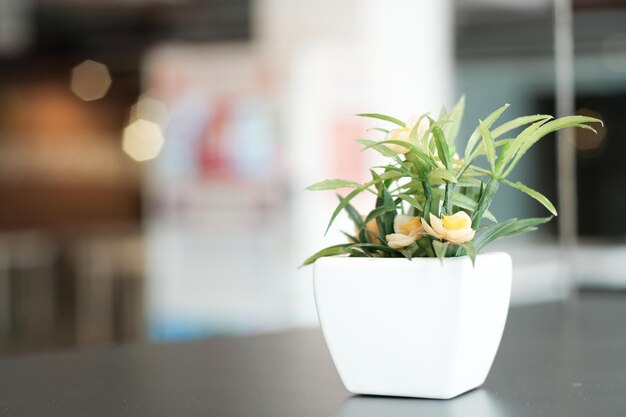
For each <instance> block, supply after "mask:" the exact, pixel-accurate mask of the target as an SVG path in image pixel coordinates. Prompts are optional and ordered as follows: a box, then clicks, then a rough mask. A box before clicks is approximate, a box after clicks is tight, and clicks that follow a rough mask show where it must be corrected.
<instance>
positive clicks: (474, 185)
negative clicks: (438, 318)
mask: <svg viewBox="0 0 626 417" xmlns="http://www.w3.org/2000/svg"><path fill="white" fill-rule="evenodd" d="M508 107H509V105H508V104H505V105H504V106H502V107H500V108H498V109H497V110H495V111H494V112H492V113H490V114H489V115H487V116H486V117H485V118H484V119H483V120H479V121H478V126H477V127H476V129H475V130H474V131H473V133H472V134H471V136H470V137H469V139H468V141H467V146H466V148H465V150H464V153H463V155H464V158H463V159H460V158H459V157H458V156H457V155H456V147H455V142H456V137H457V135H458V132H459V129H460V125H461V121H462V119H463V112H464V109H465V99H464V98H461V99H460V100H459V102H458V103H457V104H456V105H455V106H454V108H453V109H452V111H450V112H449V113H448V112H446V110H445V109H442V110H441V112H440V114H439V116H438V118H437V119H436V120H435V119H432V118H431V117H429V116H428V115H422V116H420V117H419V118H411V119H410V120H409V121H408V122H407V123H405V122H403V121H402V120H400V119H397V118H395V117H391V116H387V115H384V114H378V113H365V114H360V115H359V116H363V117H368V118H372V119H376V120H380V121H384V122H388V123H392V124H393V125H397V126H394V127H392V128H391V129H401V131H400V132H401V133H402V134H403V136H398V135H396V136H394V137H393V140H390V139H389V137H390V136H389V135H390V133H389V132H390V129H389V128H386V127H372V128H370V129H368V131H374V132H379V133H378V134H379V135H380V134H381V133H382V134H383V135H385V137H383V138H381V139H379V140H373V139H356V140H355V141H356V142H357V143H359V144H361V145H363V150H369V149H372V150H374V151H376V152H378V153H379V154H381V155H383V156H384V157H386V158H388V159H389V163H388V164H387V165H383V166H377V167H373V168H372V169H371V170H370V173H371V175H372V179H371V180H370V181H368V182H366V183H363V184H361V183H357V182H354V181H349V180H344V179H328V180H325V181H321V182H318V183H316V184H313V185H311V186H309V187H308V188H307V189H308V190H311V191H320V190H350V191H349V192H348V191H346V192H347V194H345V195H341V194H339V195H338V198H339V203H338V205H337V207H336V208H335V210H334V211H333V213H332V215H331V217H330V221H329V223H328V227H327V229H326V231H327V232H328V230H329V229H330V227H331V226H332V224H333V223H334V221H335V220H336V218H337V217H338V215H339V214H340V213H341V212H342V211H345V212H346V214H347V215H348V217H349V218H350V219H351V220H352V222H353V223H354V224H355V230H356V231H355V233H354V234H350V233H346V232H344V235H345V236H346V238H347V239H348V243H344V244H339V245H334V246H330V247H328V248H325V249H322V250H321V251H319V252H317V253H316V254H314V255H313V256H311V257H310V258H308V259H307V260H305V261H304V264H303V265H308V264H311V263H314V262H315V261H316V260H317V259H319V258H320V257H324V256H337V255H344V256H352V257H404V258H407V259H412V258H413V257H438V258H439V259H441V260H442V262H443V260H444V259H445V258H446V257H450V256H468V257H469V258H470V259H471V260H472V262H474V260H475V258H476V254H477V253H478V252H480V251H481V250H482V249H483V248H484V247H485V246H486V245H487V244H489V243H491V242H493V241H494V240H496V239H500V238H505V237H511V236H515V235H518V234H521V233H525V232H528V231H532V230H535V229H536V228H537V227H538V226H539V225H541V224H543V223H545V222H547V221H549V220H550V219H551V217H545V218H530V219H519V220H518V219H510V220H505V221H502V222H498V221H497V220H496V219H495V217H494V216H493V215H492V214H491V213H490V212H489V206H490V205H491V202H492V201H493V198H494V196H495V194H496V193H497V191H498V189H499V186H500V184H504V185H506V186H509V187H512V188H515V189H517V190H519V191H521V192H523V193H525V194H527V195H528V196H530V197H531V198H533V199H535V200H536V201H538V202H539V203H541V204H542V205H543V206H544V207H545V208H546V209H547V210H548V211H549V212H550V213H551V214H553V215H555V216H556V214H557V212H556V209H555V207H554V205H553V204H552V203H551V202H550V201H549V200H548V199H547V198H546V197H545V196H544V195H543V194H541V193H540V192H538V191H536V190H533V189H532V188H530V187H528V186H526V185H524V184H522V183H521V182H518V181H511V180H509V179H507V178H508V177H509V175H510V174H511V173H512V172H513V171H514V169H515V167H516V166H517V165H518V163H519V162H520V160H521V159H522V158H523V156H524V155H525V154H526V153H527V152H528V151H529V150H530V149H531V148H532V147H533V145H534V144H536V143H537V142H538V141H539V140H541V139H542V138H544V137H546V136H547V135H548V134H550V133H552V132H555V131H557V130H560V129H565V128H569V127H574V128H581V129H588V130H592V131H594V132H595V130H594V129H593V127H591V126H589V123H602V122H601V121H600V120H598V119H595V118H592V117H587V116H576V115H575V116H567V117H562V118H558V119H553V118H552V116H549V115H544V114H537V115H530V116H522V117H517V118H515V119H512V120H509V121H506V122H504V123H501V124H499V125H498V126H497V127H495V128H493V126H494V124H496V122H497V121H498V120H499V119H500V117H501V116H502V114H503V113H504V112H505V111H506V109H507V108H508ZM425 124H426V126H427V127H426V126H425ZM424 130H426V132H425V133H423V131H424ZM515 131H519V133H517V135H515V136H513V135H512V132H515ZM420 133H421V134H420ZM513 134H514V133H513ZM504 135H507V137H505V138H504V139H500V138H501V137H502V136H504ZM400 138H402V140H399V139H400ZM398 151H406V152H405V153H397V152H398ZM481 157H484V160H485V161H486V162H487V166H488V167H489V168H488V169H485V168H483V167H481V166H479V165H476V161H477V160H480V158H481ZM363 192H368V193H372V194H374V195H375V197H376V203H375V205H374V207H373V208H372V209H371V210H370V211H369V212H368V213H366V215H364V214H361V213H359V212H358V211H357V210H356V209H355V208H354V207H353V206H352V205H351V204H350V202H351V201H352V199H353V198H355V197H356V196H358V195H359V194H361V193H363ZM460 212H464V213H466V214H467V215H465V214H464V215H460V214H459V213H460ZM400 214H402V215H407V216H411V217H409V218H407V219H405V220H406V222H408V221H409V220H410V219H413V220H414V221H416V219H415V218H414V217H415V216H419V217H420V219H419V221H417V223H407V224H406V225H405V226H406V227H409V226H410V227H411V228H412V229H411V230H414V231H415V233H413V234H412V235H411V234H410V233H409V232H408V231H407V230H405V229H402V230H394V220H395V219H396V216H397V215H400ZM431 215H433V216H435V217H437V218H439V219H441V220H439V221H438V224H439V225H440V226H438V227H443V228H444V229H445V230H446V233H444V234H442V232H441V230H439V231H434V232H433V233H434V234H433V233H431V234H428V233H426V230H425V229H424V228H423V224H424V223H427V226H429V227H431V229H430V230H434V226H433V224H432V223H431V220H430V219H431V217H430V216H431ZM463 216H465V217H463ZM468 218H469V219H470V220H471V221H468V220H466V219H468ZM484 220H488V221H489V222H490V223H487V224H488V226H484V225H483V221H484ZM420 222H421V223H420ZM444 223H445V224H444ZM446 225H447V226H446ZM447 228H450V229H449V230H448V229H447ZM458 229H463V230H461V231H462V232H463V233H461V235H462V236H466V238H463V239H461V238H455V237H454V236H459V234H458V233H456V234H455V233H448V231H452V230H458ZM471 229H473V230H474V231H475V234H474V232H472V231H471ZM465 231H467V232H470V233H469V234H467V233H465ZM394 233H395V234H396V235H394ZM397 234H400V235H405V237H406V236H409V235H410V236H413V237H414V239H413V238H411V239H410V240H409V241H410V244H408V245H406V243H403V245H406V246H402V247H399V248H398V247H397V246H398V244H394V243H393V242H392V240H393V239H394V236H396V237H397Z"/></svg>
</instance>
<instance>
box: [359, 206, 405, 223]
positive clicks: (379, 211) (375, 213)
mask: <svg viewBox="0 0 626 417" xmlns="http://www.w3.org/2000/svg"><path fill="white" fill-rule="evenodd" d="M387 213H394V216H395V215H396V214H397V211H396V206H395V205H393V206H380V207H376V208H375V209H374V210H372V211H370V213H369V214H368V215H367V217H366V218H365V221H364V222H363V223H365V224H367V223H369V222H370V221H372V220H374V219H375V218H377V217H380V216H383V215H385V214H387Z"/></svg>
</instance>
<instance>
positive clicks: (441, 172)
mask: <svg viewBox="0 0 626 417" xmlns="http://www.w3.org/2000/svg"><path fill="white" fill-rule="evenodd" d="M428 179H429V180H431V182H435V180H437V179H438V180H443V181H446V182H452V183H456V182H457V178H456V177H455V176H454V174H453V173H452V172H450V171H448V170H447V169H444V168H437V169H433V170H432V171H430V172H429V173H428Z"/></svg>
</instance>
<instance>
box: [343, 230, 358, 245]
mask: <svg viewBox="0 0 626 417" xmlns="http://www.w3.org/2000/svg"><path fill="white" fill-rule="evenodd" d="M341 233H342V234H343V235H344V236H345V237H346V238H347V239H348V242H350V243H359V239H357V238H356V236H352V235H351V234H350V233H348V232H344V231H343V230H342V231H341Z"/></svg>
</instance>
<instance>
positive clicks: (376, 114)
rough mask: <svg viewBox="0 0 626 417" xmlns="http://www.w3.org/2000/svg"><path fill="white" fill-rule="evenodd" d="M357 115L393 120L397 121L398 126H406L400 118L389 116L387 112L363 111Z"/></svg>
mask: <svg viewBox="0 0 626 417" xmlns="http://www.w3.org/2000/svg"><path fill="white" fill-rule="evenodd" d="M357 116H360V117H369V118H370V119H378V120H384V121H386V122H391V123H395V124H397V125H398V126H401V127H404V126H405V123H404V122H403V121H402V120H400V119H396V118H395V117H391V116H387V115H386V114H379V113H361V114H357Z"/></svg>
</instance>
